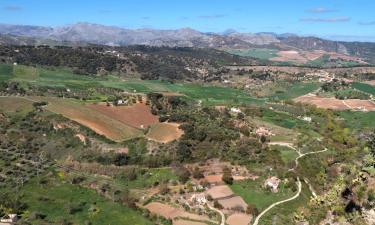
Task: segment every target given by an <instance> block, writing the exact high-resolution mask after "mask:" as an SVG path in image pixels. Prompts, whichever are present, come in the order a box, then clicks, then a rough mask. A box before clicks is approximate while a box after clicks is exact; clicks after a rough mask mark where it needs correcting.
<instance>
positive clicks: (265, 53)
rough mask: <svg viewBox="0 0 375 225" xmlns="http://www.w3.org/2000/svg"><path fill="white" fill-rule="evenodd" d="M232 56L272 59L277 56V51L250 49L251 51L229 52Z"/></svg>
mask: <svg viewBox="0 0 375 225" xmlns="http://www.w3.org/2000/svg"><path fill="white" fill-rule="evenodd" d="M228 52H230V53H231V54H235V55H240V56H247V57H254V58H257V59H270V58H274V57H276V56H277V52H278V51H277V49H268V48H250V49H240V50H232V49H231V50H228Z"/></svg>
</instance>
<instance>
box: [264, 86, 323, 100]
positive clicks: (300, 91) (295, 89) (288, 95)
mask: <svg viewBox="0 0 375 225" xmlns="http://www.w3.org/2000/svg"><path fill="white" fill-rule="evenodd" d="M318 88H319V84H318V83H315V82H309V83H304V82H295V83H293V84H291V85H288V86H287V87H285V89H284V90H282V91H279V92H276V93H274V94H271V95H270V96H269V97H270V98H272V99H277V100H289V99H293V98H296V97H299V96H301V95H306V94H308V93H310V92H312V91H315V90H317V89H318Z"/></svg>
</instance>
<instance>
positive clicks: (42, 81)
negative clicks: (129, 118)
mask: <svg viewBox="0 0 375 225" xmlns="http://www.w3.org/2000/svg"><path fill="white" fill-rule="evenodd" d="M10 67H12V65H4V64H3V65H0V80H1V79H3V80H9V79H11V80H15V81H21V82H27V83H31V84H34V85H37V86H47V87H48V86H50V87H51V86H56V87H66V88H70V89H78V90H87V89H90V88H95V87H111V88H119V89H122V90H125V91H129V92H142V93H148V92H161V91H163V92H179V93H181V94H184V95H185V96H186V97H187V98H189V99H194V100H201V101H202V103H203V104H206V105H215V104H240V103H247V104H261V103H262V102H263V101H262V100H258V99H255V98H252V97H251V96H249V95H247V94H246V93H245V92H243V91H241V90H237V89H233V88H224V87H214V86H202V85H199V84H191V83H176V84H172V83H168V82H162V81H158V80H154V81H150V80H138V79H129V80H123V79H121V78H119V77H116V76H106V77H94V76H84V75H76V74H73V73H71V72H69V71H68V70H63V69H58V70H47V69H43V68H37V72H35V71H33V73H38V76H34V75H30V76H28V75H27V74H23V75H20V74H21V73H20V72H18V75H17V76H15V75H14V73H13V69H10ZM30 70H33V69H30ZM24 71H27V70H25V69H24Z"/></svg>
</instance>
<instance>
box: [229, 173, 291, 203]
mask: <svg viewBox="0 0 375 225" xmlns="http://www.w3.org/2000/svg"><path fill="white" fill-rule="evenodd" d="M263 181H264V179H262V178H258V179H257V180H255V181H252V180H245V181H239V182H235V183H234V184H233V185H231V186H230V187H231V189H232V191H233V192H234V193H235V194H236V195H239V196H241V197H242V198H243V199H244V200H245V202H246V203H248V204H255V205H256V207H257V208H258V209H259V210H264V209H265V208H267V207H268V206H269V205H271V204H272V203H274V202H277V201H280V200H283V199H286V198H289V197H290V196H292V195H293V193H292V192H291V191H290V190H288V189H284V188H283V185H281V188H280V190H279V192H278V193H272V192H270V191H268V190H266V189H264V188H263Z"/></svg>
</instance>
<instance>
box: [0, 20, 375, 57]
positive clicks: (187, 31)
mask: <svg viewBox="0 0 375 225" xmlns="http://www.w3.org/2000/svg"><path fill="white" fill-rule="evenodd" d="M64 42H65V43H70V44H72V45H86V44H98V45H109V46H126V45H149V46H168V47H199V48H217V49H249V48H259V47H261V48H269V49H277V50H279V51H297V52H299V53H301V54H305V53H304V51H324V52H330V53H332V52H333V53H338V54H343V55H350V56H355V57H359V58H360V59H361V60H362V59H363V61H365V62H369V63H375V43H368V42H367V43H366V42H341V41H331V40H325V39H322V38H317V37H302V36H297V35H295V34H275V33H268V32H267V33H266V32H263V33H239V32H236V31H234V30H227V31H226V32H223V33H204V32H200V31H197V30H194V29H191V28H182V29H177V30H157V29H125V28H120V27H115V26H105V25H99V24H91V23H77V24H73V25H69V26H61V27H43V26H29V25H9V24H0V44H13V45H17V44H19V45H37V44H49V45H58V44H61V43H64Z"/></svg>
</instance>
